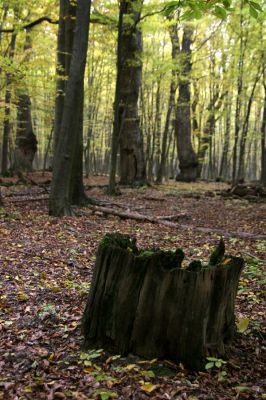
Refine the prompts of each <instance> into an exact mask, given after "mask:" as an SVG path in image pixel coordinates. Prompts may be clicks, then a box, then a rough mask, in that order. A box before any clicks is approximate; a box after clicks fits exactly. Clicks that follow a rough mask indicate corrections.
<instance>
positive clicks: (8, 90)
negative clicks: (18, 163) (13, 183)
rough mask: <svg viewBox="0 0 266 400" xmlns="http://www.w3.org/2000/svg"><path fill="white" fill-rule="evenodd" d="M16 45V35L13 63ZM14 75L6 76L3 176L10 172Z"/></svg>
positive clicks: (12, 44)
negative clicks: (9, 158)
mask: <svg viewBox="0 0 266 400" xmlns="http://www.w3.org/2000/svg"><path fill="white" fill-rule="evenodd" d="M15 45H16V34H13V35H12V38H11V42H10V47H9V58H10V61H11V62H12V61H13V58H14V52H15ZM11 82H12V74H11V73H10V72H9V73H7V74H6V93H5V117H4V129H3V146H2V166H1V167H2V168H1V171H2V175H6V174H7V170H8V142H9V136H10V107H11V88H10V85H11Z"/></svg>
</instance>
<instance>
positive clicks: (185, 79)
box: [175, 25, 198, 182]
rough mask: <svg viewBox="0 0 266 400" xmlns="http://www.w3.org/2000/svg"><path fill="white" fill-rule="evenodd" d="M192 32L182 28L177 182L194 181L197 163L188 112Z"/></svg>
mask: <svg viewBox="0 0 266 400" xmlns="http://www.w3.org/2000/svg"><path fill="white" fill-rule="evenodd" d="M192 34H193V30H192V28H191V27H190V26H188V25H186V26H185V27H184V34H183V40H182V49H181V54H182V57H183V68H182V77H180V82H179V96H178V101H177V109H176V124H175V134H176V139H177V152H178V159H179V168H180V174H179V175H178V176H177V178H176V179H177V180H180V181H188V182H190V181H194V180H196V178H197V167H198V161H197V157H196V154H195V152H194V149H193V147H192V142H191V112H190V72H191V48H190V46H191V44H192Z"/></svg>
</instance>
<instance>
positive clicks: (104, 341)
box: [83, 234, 244, 369]
mask: <svg viewBox="0 0 266 400" xmlns="http://www.w3.org/2000/svg"><path fill="white" fill-rule="evenodd" d="M183 259H184V253H183V251H182V250H181V249H177V250H176V251H175V252H170V251H161V250H150V251H143V250H142V251H141V250H138V249H137V247H136V242H135V240H134V239H132V238H130V237H129V236H127V235H120V234H110V235H106V236H105V237H104V239H103V240H102V242H101V243H100V245H99V248H98V253H97V258H96V265H95V269H94V274H93V278H92V285H91V288H90V293H89V298H88V301H87V305H86V309H85V311H84V315H83V334H84V338H85V340H84V348H85V349H88V348H104V349H106V350H108V351H110V352H113V353H116V354H122V355H126V354H128V353H133V354H136V355H139V356H141V357H144V358H148V359H150V358H166V359H170V360H173V361H175V362H183V363H184V364H185V365H186V366H187V367H189V368H192V369H201V368H202V367H203V366H204V360H205V357H206V356H208V355H213V356H218V355H219V356H221V355H223V354H224V351H225V344H226V343H229V342H230V341H231V340H232V338H233V335H234V332H235V316H234V305H235V298H236V293H237V287H238V282H239V277H240V273H241V270H242V268H243V265H244V261H243V259H242V258H237V257H231V256H224V243H223V241H222V239H221V241H220V243H219V246H218V247H217V249H216V250H215V252H214V253H213V254H212V256H211V258H210V262H209V265H206V266H204V265H201V262H200V261H193V262H192V263H190V264H189V266H188V267H187V268H182V261H183Z"/></svg>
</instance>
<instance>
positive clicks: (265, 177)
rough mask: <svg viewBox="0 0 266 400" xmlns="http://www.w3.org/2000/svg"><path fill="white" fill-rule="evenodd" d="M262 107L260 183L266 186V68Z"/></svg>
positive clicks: (265, 70) (265, 69)
mask: <svg viewBox="0 0 266 400" xmlns="http://www.w3.org/2000/svg"><path fill="white" fill-rule="evenodd" d="M263 79H264V82H263V87H264V105H263V115H262V124H261V178H260V180H261V183H262V184H263V186H266V67H264V76H263Z"/></svg>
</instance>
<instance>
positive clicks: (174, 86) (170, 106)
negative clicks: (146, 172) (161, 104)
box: [156, 23, 179, 183]
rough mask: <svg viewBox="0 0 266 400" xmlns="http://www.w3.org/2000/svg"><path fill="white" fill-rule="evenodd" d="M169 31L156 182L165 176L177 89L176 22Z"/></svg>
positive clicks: (177, 40)
mask: <svg viewBox="0 0 266 400" xmlns="http://www.w3.org/2000/svg"><path fill="white" fill-rule="evenodd" d="M169 31H170V38H171V43H172V63H173V67H172V74H171V75H172V76H171V83H170V94H169V101H168V108H167V114H166V119H165V126H164V132H163V140H162V153H161V160H160V165H159V169H158V174H157V180H156V182H157V183H162V180H163V178H164V177H165V167H166V159H167V140H168V137H169V130H170V123H171V115H172V112H173V108H174V105H175V94H176V89H177V77H176V70H175V63H176V58H177V54H178V51H179V39H178V29H177V24H176V23H175V24H174V25H171V26H170V28H169Z"/></svg>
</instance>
